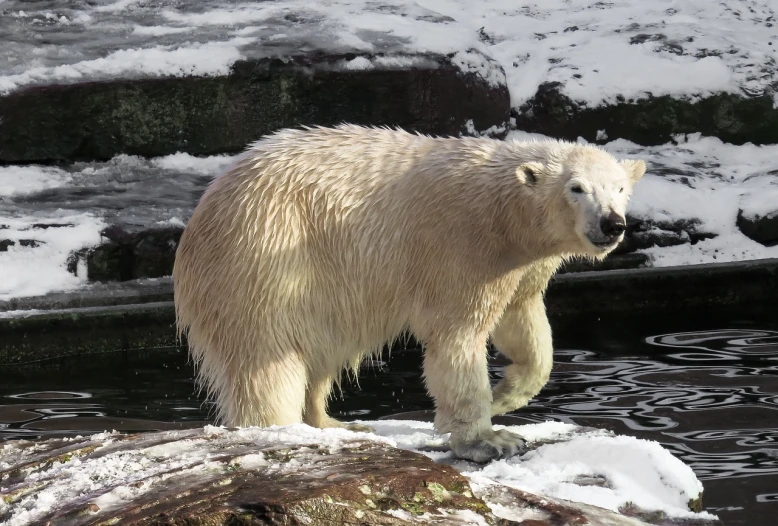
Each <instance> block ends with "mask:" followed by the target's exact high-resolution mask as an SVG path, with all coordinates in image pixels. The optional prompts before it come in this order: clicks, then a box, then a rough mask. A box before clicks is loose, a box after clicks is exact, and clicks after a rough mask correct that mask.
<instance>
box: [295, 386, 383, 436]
mask: <svg viewBox="0 0 778 526" xmlns="http://www.w3.org/2000/svg"><path fill="white" fill-rule="evenodd" d="M332 382H333V380H332V377H331V376H324V377H319V378H315V379H312V380H311V381H310V383H309V384H308V393H307V395H306V398H305V411H304V412H303V422H304V423H306V424H308V425H309V426H312V427H318V428H320V429H326V428H329V427H345V428H346V429H350V430H351V431H362V432H366V433H374V432H375V431H374V430H373V428H372V427H369V426H364V425H361V424H353V423H350V424H345V423H343V422H341V421H340V420H337V419H335V418H332V417H331V416H329V415H328V414H327V400H328V399H329V397H330V393H331V392H332Z"/></svg>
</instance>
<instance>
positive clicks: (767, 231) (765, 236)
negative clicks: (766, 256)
mask: <svg viewBox="0 0 778 526" xmlns="http://www.w3.org/2000/svg"><path fill="white" fill-rule="evenodd" d="M737 227H738V228H739V229H740V231H741V232H743V234H744V235H746V236H747V237H749V238H750V239H753V240H754V241H756V242H757V243H761V244H762V245H764V246H766V247H772V246H775V245H778V206H777V207H776V210H775V212H773V213H771V214H765V215H755V214H746V213H744V212H743V210H740V211H739V212H738V215H737Z"/></svg>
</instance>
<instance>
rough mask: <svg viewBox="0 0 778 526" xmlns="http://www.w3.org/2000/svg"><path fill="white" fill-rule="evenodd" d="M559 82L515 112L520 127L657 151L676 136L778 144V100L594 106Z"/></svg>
mask: <svg viewBox="0 0 778 526" xmlns="http://www.w3.org/2000/svg"><path fill="white" fill-rule="evenodd" d="M561 88H562V85H561V84H559V83H554V82H551V83H546V84H542V85H541V86H539V87H538V91H537V93H536V94H535V96H534V97H533V98H531V99H530V100H528V101H527V102H525V103H524V104H522V105H521V106H520V107H519V108H515V109H514V110H513V118H514V119H515V121H516V127H517V128H518V129H520V130H523V131H527V132H534V133H542V134H545V135H549V136H552V137H558V138H565V139H569V140H572V141H574V140H576V139H577V138H578V137H583V138H584V139H586V140H587V141H589V142H605V140H607V139H608V138H610V139H615V138H620V139H627V140H629V141H632V142H635V143H638V144H642V145H646V146H651V145H659V144H664V143H667V142H670V141H672V140H673V136H675V135H679V134H684V133H702V135H704V136H713V137H718V138H719V139H721V140H723V141H725V142H730V143H733V144H743V143H746V142H751V143H754V144H772V143H776V142H778V112H776V111H775V109H774V107H773V97H772V96H771V95H769V94H764V95H760V96H755V97H747V96H743V95H735V94H728V93H720V94H716V95H711V96H708V97H704V98H695V99H693V100H692V99H684V98H678V97H671V96H667V95H666V96H661V97H648V98H644V99H639V100H633V99H630V100H625V99H624V98H623V97H621V98H620V100H619V101H618V102H616V103H615V104H608V105H601V106H595V107H590V106H588V105H586V104H585V103H578V102H576V101H574V100H572V99H571V98H570V97H568V96H567V95H565V94H564V93H563V91H562V89H561Z"/></svg>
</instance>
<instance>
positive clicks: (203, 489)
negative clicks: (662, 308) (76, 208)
mask: <svg viewBox="0 0 778 526" xmlns="http://www.w3.org/2000/svg"><path fill="white" fill-rule="evenodd" d="M505 418H508V420H506V423H511V422H510V417H505ZM581 431H583V430H581ZM321 438H322V436H321V434H320V432H318V431H316V432H313V434H309V432H308V431H305V430H302V431H301V434H300V435H293V434H291V433H285V432H283V431H276V430H273V431H270V430H263V429H258V428H246V429H242V430H228V429H224V428H215V427H212V426H206V427H204V428H194V429H185V430H177V431H166V432H150V433H141V434H120V433H110V434H108V433H103V434H100V435H92V436H89V437H75V438H70V439H56V438H55V439H49V440H44V441H27V440H20V441H9V442H6V443H5V446H4V456H3V463H2V464H0V521H8V520H10V519H15V523H19V524H25V523H28V522H29V523H33V522H34V523H35V524H46V525H58V526H59V525H62V526H75V525H98V524H117V523H120V524H129V525H141V524H166V525H182V526H183V525H187V526H189V525H231V526H232V525H259V524H263V525H285V526H286V525H302V524H305V525H312V526H325V525H326V526H331V525H333V524H365V525H367V524H370V525H385V526H404V525H411V524H440V525H453V526H455V525H457V524H471V525H472V524H481V525H486V526H498V525H499V526H512V525H518V524H522V525H527V524H532V525H535V526H556V525H560V524H580V525H583V524H612V525H614V526H621V525H624V526H640V525H645V524H662V525H668V526H673V525H681V524H685V525H687V526H693V525H696V524H711V525H713V524H717V521H705V522H688V521H678V520H674V519H669V518H668V517H666V516H664V515H663V514H661V513H656V512H652V511H650V510H648V511H646V510H641V509H638V508H636V507H634V506H633V507H628V509H625V510H623V511H621V514H620V513H616V512H613V511H610V510H606V509H603V508H598V507H596V506H591V505H586V504H581V503H574V502H570V501H565V500H561V499H556V498H550V497H547V496H541V495H535V494H532V493H528V492H525V491H521V490H516V489H512V488H508V487H505V486H502V485H499V484H491V483H488V482H484V481H481V482H478V483H473V484H471V482H470V480H469V479H468V478H467V477H465V476H463V475H462V474H461V473H460V472H459V469H467V468H466V467H464V468H463V467H462V466H460V467H459V468H456V467H454V466H451V465H448V464H447V463H445V462H442V463H436V462H434V461H432V460H431V459H430V458H429V457H427V456H425V455H422V454H419V453H415V452H412V451H406V450H402V449H396V448H393V447H391V446H389V445H387V444H385V443H382V442H380V441H377V440H370V439H368V438H365V436H364V435H362V436H360V435H357V434H354V435H353V437H352V436H349V435H348V434H345V435H343V434H341V435H339V436H338V437H337V438H335V437H333V436H332V435H330V438H328V439H327V440H324V441H323V442H322V441H321ZM542 443H544V442H543V441H537V442H536V443H534V446H535V447H537V446H540V445H541V444H542ZM128 463H129V464H132V465H133V466H143V468H142V469H133V470H126V469H125V468H124V466H125V465H126V464H128ZM74 471H77V472H78V473H79V474H81V475H89V477H88V478H85V477H83V476H79V477H73V472H74ZM592 484H593V485H603V484H604V483H603V482H602V481H600V480H595V478H594V477H593V482H592ZM52 492H53V493H55V494H57V495H58V496H59V498H58V499H57V500H56V503H55V504H54V503H52V504H49V503H51V502H52V501H50V500H47V497H48V496H50V495H51V494H52ZM40 503H44V504H43V506H40V505H39V504H40ZM495 505H497V506H496V507H495ZM493 509H494V510H497V513H498V514H499V516H497V515H495V512H494V511H493ZM19 510H24V513H25V514H26V515H27V516H26V519H27V521H26V522H25V521H21V522H20V521H19V520H18V516H17V517H14V514H15V513H18V511H19ZM627 515H631V516H627ZM529 517H531V519H530V520H527V519H528V518H529Z"/></svg>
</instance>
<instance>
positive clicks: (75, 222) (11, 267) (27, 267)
mask: <svg viewBox="0 0 778 526" xmlns="http://www.w3.org/2000/svg"><path fill="white" fill-rule="evenodd" d="M2 221H3V224H4V225H5V226H7V227H8V228H6V229H3V230H0V237H2V238H3V239H8V240H11V241H14V243H15V244H14V245H12V246H9V247H8V249H7V250H6V251H4V252H0V275H2V276H3V279H2V280H0V300H10V299H12V298H17V297H25V296H38V295H42V294H46V293H47V292H51V291H54V290H58V291H64V290H72V289H76V288H78V287H80V286H83V285H85V284H86V281H87V280H86V272H85V269H83V268H82V269H80V271H79V273H78V276H74V275H73V274H71V273H70V272H68V270H67V260H68V256H70V254H71V253H72V252H73V251H76V250H79V249H81V248H84V247H88V246H92V245H95V244H97V243H99V242H100V231H101V230H102V229H103V228H105V226H106V224H105V223H104V222H103V221H102V219H100V218H98V217H95V216H94V215H92V214H90V213H80V214H61V215H56V216H50V217H47V218H43V217H31V218H21V219H20V218H3V219H2ZM43 222H53V223H58V224H64V225H67V226H60V227H50V228H40V227H35V226H34V225H35V224H36V223H43ZM31 238H32V239H34V240H35V241H36V242H37V243H40V245H39V246H35V247H30V246H23V245H22V244H21V242H20V241H21V240H24V239H31Z"/></svg>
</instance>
